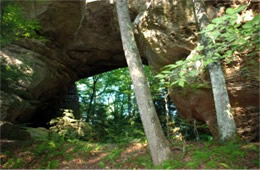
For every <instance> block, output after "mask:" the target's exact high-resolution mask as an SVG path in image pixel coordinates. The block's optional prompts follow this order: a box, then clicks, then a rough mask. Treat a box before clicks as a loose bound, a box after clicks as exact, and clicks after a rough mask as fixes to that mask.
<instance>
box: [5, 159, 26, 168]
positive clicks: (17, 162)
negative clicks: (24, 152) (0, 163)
mask: <svg viewBox="0 0 260 170" xmlns="http://www.w3.org/2000/svg"><path fill="white" fill-rule="evenodd" d="M4 166H6V167H10V168H12V169H13V168H15V169H16V168H20V167H22V166H24V160H23V159H22V158H17V159H14V158H11V159H9V160H8V161H7V162H6V163H5V164H4Z"/></svg>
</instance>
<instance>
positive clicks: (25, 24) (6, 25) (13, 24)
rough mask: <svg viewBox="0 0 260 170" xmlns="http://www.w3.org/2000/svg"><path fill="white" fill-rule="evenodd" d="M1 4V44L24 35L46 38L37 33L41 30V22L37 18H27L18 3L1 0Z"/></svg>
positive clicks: (40, 38)
mask: <svg viewBox="0 0 260 170" xmlns="http://www.w3.org/2000/svg"><path fill="white" fill-rule="evenodd" d="M1 5H3V6H2V7H1V8H3V9H2V10H3V11H1V34H0V45H1V46H4V45H7V44H9V43H11V42H13V41H15V40H18V39H19V38H22V37H23V38H34V39H39V40H46V39H45V38H44V37H42V36H39V35H38V34H37V31H39V30H40V25H39V22H38V21H37V20H36V19H27V18H25V17H24V15H23V10H22V8H21V7H20V6H19V5H18V4H17V3H15V2H8V1H3V0H1Z"/></svg>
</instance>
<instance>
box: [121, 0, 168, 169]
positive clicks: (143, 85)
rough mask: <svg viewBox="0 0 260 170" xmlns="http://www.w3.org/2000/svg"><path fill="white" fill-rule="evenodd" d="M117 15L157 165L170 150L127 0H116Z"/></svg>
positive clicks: (149, 142)
mask: <svg viewBox="0 0 260 170" xmlns="http://www.w3.org/2000/svg"><path fill="white" fill-rule="evenodd" d="M117 15H118V21H119V26H120V32H121V39H122V43H123V48H124V52H125V57H126V61H127V64H128V68H129V71H130V75H131V78H132V82H133V85H134V92H135V95H136V100H137V105H138V108H139V111H140V115H141V119H142V123H143V127H144V131H145V134H146V136H147V139H148V144H149V148H150V151H151V155H152V160H153V164H154V165H159V164H161V163H162V162H163V161H165V160H169V159H171V156H172V152H171V150H170V147H169V143H168V141H167V140H166V138H165V136H164V134H163V131H162V128H161V126H160V122H159V119H158V116H157V114H156V110H155V107H154V104H153V101H152V96H151V92H150V89H149V87H148V83H147V80H146V77H145V74H144V69H143V66H142V62H141V58H140V54H139V51H138V49H137V45H136V42H135V39H134V32H133V28H132V23H131V20H130V16H129V13H128V7H127V0H117Z"/></svg>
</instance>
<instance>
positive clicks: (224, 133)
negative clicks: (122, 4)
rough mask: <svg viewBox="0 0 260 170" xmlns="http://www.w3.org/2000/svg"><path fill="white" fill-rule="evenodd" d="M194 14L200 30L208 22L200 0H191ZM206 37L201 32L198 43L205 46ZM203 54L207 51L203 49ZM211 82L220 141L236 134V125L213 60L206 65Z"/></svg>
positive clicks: (217, 64)
mask: <svg viewBox="0 0 260 170" xmlns="http://www.w3.org/2000/svg"><path fill="white" fill-rule="evenodd" d="M193 6H194V15H195V19H196V21H197V24H198V26H199V29H200V30H203V29H204V28H206V27H207V25H208V24H209V19H208V17H207V14H206V8H205V5H204V3H203V1H202V0H193ZM208 41H209V40H208V38H207V37H206V36H205V35H204V34H202V35H201V37H200V43H201V44H202V45H203V46H204V47H207V44H208ZM204 53H205V56H206V55H207V53H208V51H207V50H205V51H204ZM208 69H209V73H210V79H211V84H212V90H213V96H214V101H215V108H216V114H217V122H218V130H219V136H220V139H221V140H222V141H225V140H229V139H232V138H233V137H235V136H236V125H235V121H234V118H233V115H232V113H231V106H230V102H229V97H228V92H227V89H226V83H225V77H224V74H223V71H222V68H221V63H220V62H219V61H218V62H215V63H212V64H210V65H209V66H208Z"/></svg>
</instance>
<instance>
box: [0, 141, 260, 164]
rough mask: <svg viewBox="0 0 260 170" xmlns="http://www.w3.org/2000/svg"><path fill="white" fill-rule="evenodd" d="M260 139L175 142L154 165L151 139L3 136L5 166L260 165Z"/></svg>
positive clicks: (2, 160)
mask: <svg viewBox="0 0 260 170" xmlns="http://www.w3.org/2000/svg"><path fill="white" fill-rule="evenodd" d="M259 147H260V144H259V143H226V144H224V145H223V144H222V145H221V144H218V143H213V142H194V141H193V142H179V141H175V142H172V143H171V149H172V151H173V153H174V158H173V160H172V161H167V162H165V163H163V164H162V165H161V166H157V167H154V166H153V165H152V161H151V157H150V154H149V151H148V146H147V142H140V141H138V140H136V141H132V142H129V143H122V144H108V143H91V142H85V141H80V140H64V139H61V138H56V139H51V140H32V141H10V140H1V153H0V159H1V169H3V168H8V169H9V168H19V169H29V168H30V169H35V168H41V169H52V168H55V169H115V168H116V169H118V168H120V169H130V168H131V169H133V168H136V169H137V168H138V169H152V168H158V169H175V168H200V169H202V168H203V169H204V168H221V169H230V168H232V169H237V168H239V169H244V168H245V169H259V168H260V164H259V162H260V160H259Z"/></svg>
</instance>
